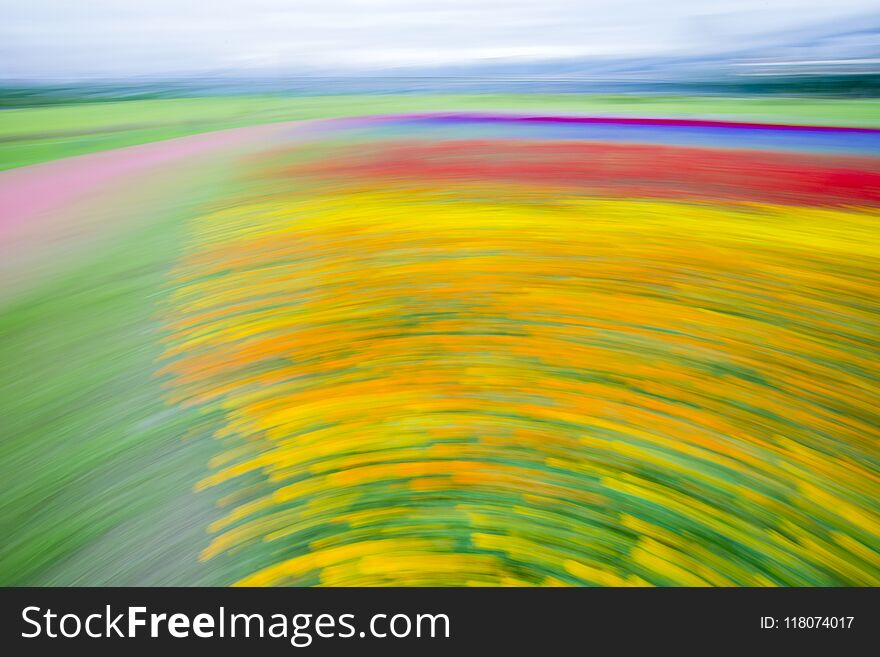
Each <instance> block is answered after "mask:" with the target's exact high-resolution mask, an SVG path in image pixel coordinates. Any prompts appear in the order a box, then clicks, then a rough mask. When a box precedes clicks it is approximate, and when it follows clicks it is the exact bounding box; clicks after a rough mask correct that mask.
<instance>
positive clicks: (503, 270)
mask: <svg viewBox="0 0 880 657" xmlns="http://www.w3.org/2000/svg"><path fill="white" fill-rule="evenodd" d="M606 127H607V126H606V125H599V126H598V127H597V125H595V124H586V125H585V124H583V123H578V122H576V121H547V120H544V121H543V122H542V121H533V122H524V121H521V120H517V119H516V118H509V117H502V116H498V117H493V118H492V120H491V121H487V120H485V118H474V117H470V118H469V117H467V116H461V117H456V116H454V115H444V116H438V117H389V118H385V119H365V120H363V121H348V122H347V123H344V124H339V126H338V128H337V129H335V130H328V131H327V132H325V133H324V138H323V140H313V141H312V142H310V143H308V144H303V143H290V144H283V143H279V144H277V145H276V146H275V147H274V148H273V149H272V150H271V151H270V152H267V153H265V154H264V155H262V156H261V157H259V158H256V159H252V160H251V161H250V162H251V167H250V171H248V175H247V180H246V182H245V183H243V184H242V186H240V187H239V188H235V190H234V191H228V192H227V194H226V195H225V197H223V198H221V199H219V200H217V201H216V202H215V203H214V210H213V211H211V212H209V213H206V214H204V215H203V216H200V217H199V218H197V219H196V220H195V221H194V222H192V224H191V225H190V227H189V232H188V238H187V242H186V252H185V254H184V255H183V256H182V257H181V258H180V260H179V262H178V263H177V265H176V266H175V268H174V270H173V272H172V273H171V274H170V276H169V279H168V286H167V292H166V297H167V298H166V301H165V302H164V305H163V308H164V310H163V318H164V322H165V326H166V329H165V338H164V344H165V351H164V355H163V358H162V365H161V370H160V372H159V374H160V376H162V377H163V379H164V381H165V384H166V386H167V393H168V401H169V403H171V404H174V405H178V404H185V405H188V406H195V407H196V408H199V409H201V411H202V412H204V413H205V414H206V415H209V416H211V417H218V416H219V417H221V418H222V425H223V426H222V429H220V430H219V431H218V432H217V434H216V437H217V438H218V439H219V441H220V445H221V448H220V449H219V451H218V453H217V455H216V456H215V457H214V458H213V459H212V461H211V462H210V471H209V473H208V474H206V476H205V477H204V478H203V479H202V481H201V482H200V483H199V485H198V487H199V489H200V490H203V491H204V490H208V489H212V490H220V491H221V493H222V495H223V499H222V502H223V504H224V507H225V508H226V515H225V516H224V517H222V518H221V519H219V520H217V521H216V522H214V523H213V524H212V526H211V527H210V530H211V532H212V533H213V536H214V538H213V541H212V542H211V544H210V545H209V546H208V547H207V548H206V549H205V550H204V552H203V553H202V558H203V559H204V560H213V559H228V560H233V561H235V562H236V563H238V564H239V565H240V566H241V567H242V569H243V570H244V571H245V572H243V573H242V575H241V577H240V579H239V581H238V583H239V584H242V585H276V584H294V585H315V584H322V585H457V584H470V585H637V586H643V585H660V586H663V585H716V586H729V585H749V586H755V585H757V586H763V585H878V584H880V555H878V552H877V546H878V545H880V516H878V514H877V512H876V500H877V498H878V496H880V453H878V429H877V427H878V426H880V422H878V420H880V418H878V409H880V395H878V371H877V355H878V351H877V347H878V319H880V308H878V298H877V290H878V289H880V287H878V286H880V240H878V230H877V221H878V219H880V216H878V214H880V213H878V202H880V185H878V175H880V160H878V153H880V149H878V148H877V143H878V142H877V137H878V135H877V133H876V132H871V131H862V132H859V131H852V132H846V131H836V132H835V131H830V130H829V131H823V130H821V129H810V130H803V129H802V130H801V132H797V131H792V130H786V129H782V128H774V127H773V126H759V127H757V128H756V127H755V126H754V125H737V124H730V125H727V126H725V125H723V124H714V125H712V126H708V127H707V126H705V125H696V126H694V125H671V124H664V123H663V122H654V123H650V124H647V125H645V124H635V125H627V124H625V123H623V124H616V125H615V126H614V131H615V132H613V133H609V132H607V131H605V129H606ZM597 130H598V131H599V132H596V131H597ZM646 130H648V131H649V132H646ZM695 131H696V132H695ZM475 133H483V134H476V135H475ZM792 134H794V135H795V137H794V138H792V137H791V135H792ZM792 139H794V141H792ZM795 144H797V148H794V145H795ZM795 150H798V151H801V152H798V153H795V152H794V151H795ZM771 151H772V152H771ZM805 151H807V152H805Z"/></svg>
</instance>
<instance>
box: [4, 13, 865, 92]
mask: <svg viewBox="0 0 880 657" xmlns="http://www.w3.org/2000/svg"><path fill="white" fill-rule="evenodd" d="M872 12H873V13H875V14H880V11H878V5H877V0H834V1H833V2H829V1H828V0H0V16H2V20H0V78H3V79H13V78H14V79H40V78H67V77H70V78H90V77H115V76H162V75H189V74H202V73H230V72H231V73H244V74H252V73H259V74H273V73H289V72H306V73H349V72H353V73H356V72H363V71H381V70H387V69H389V68H394V69H400V68H407V67H413V68H418V67H433V68H437V67H444V66H457V65H462V64H472V63H485V62H519V61H523V62H526V61H527V62H535V61H541V60H557V59H575V58H591V57H593V58H595V57H603V58H605V57H613V58H618V57H630V56H635V57H659V56H678V55H683V56H701V55H707V54H713V53H718V52H725V51H733V50H736V49H737V48H741V47H744V46H748V45H749V44H752V43H756V44H761V43H771V44H772V42H773V41H774V39H781V38H785V35H790V34H792V33H796V32H797V31H798V30H802V29H807V28H809V29H813V30H815V29H818V28H821V26H823V25H828V26H833V25H835V24H839V23H841V22H845V21H847V20H856V19H858V18H859V17H860V16H865V15H869V14H871V13H872Z"/></svg>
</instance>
